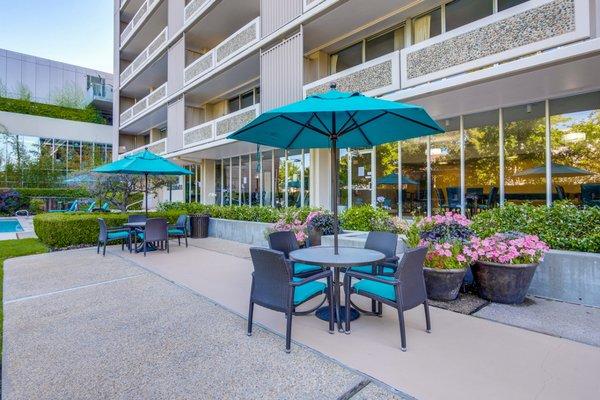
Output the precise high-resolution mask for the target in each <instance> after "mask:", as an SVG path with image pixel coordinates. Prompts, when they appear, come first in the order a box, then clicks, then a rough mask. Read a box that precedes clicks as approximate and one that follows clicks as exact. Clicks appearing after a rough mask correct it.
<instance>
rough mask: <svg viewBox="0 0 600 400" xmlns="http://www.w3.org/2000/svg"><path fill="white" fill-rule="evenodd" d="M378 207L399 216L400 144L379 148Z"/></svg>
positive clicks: (377, 159)
mask: <svg viewBox="0 0 600 400" xmlns="http://www.w3.org/2000/svg"><path fill="white" fill-rule="evenodd" d="M376 161H377V166H376V171H375V172H376V173H377V183H376V184H377V189H376V190H377V205H378V206H379V207H383V208H384V209H386V210H387V211H389V212H390V213H391V214H394V215H397V214H398V142H394V143H386V144H382V145H380V146H377V157H376Z"/></svg>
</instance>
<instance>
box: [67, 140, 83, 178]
mask: <svg viewBox="0 0 600 400" xmlns="http://www.w3.org/2000/svg"><path fill="white" fill-rule="evenodd" d="M80 151H81V143H80V142H75V141H72V140H69V143H68V160H69V162H68V165H67V169H68V170H69V171H79V170H80V168H81V153H80Z"/></svg>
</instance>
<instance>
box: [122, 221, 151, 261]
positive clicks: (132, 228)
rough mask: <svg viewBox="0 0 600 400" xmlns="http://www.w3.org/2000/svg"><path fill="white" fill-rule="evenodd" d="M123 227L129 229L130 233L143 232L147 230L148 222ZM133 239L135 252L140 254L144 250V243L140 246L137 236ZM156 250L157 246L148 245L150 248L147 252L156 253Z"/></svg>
mask: <svg viewBox="0 0 600 400" xmlns="http://www.w3.org/2000/svg"><path fill="white" fill-rule="evenodd" d="M123 227H124V228H127V229H129V230H130V231H143V230H145V229H146V221H139V222H126V223H124V224H123ZM133 238H134V242H133V243H134V248H133V250H134V251H135V252H136V253H139V252H141V251H142V250H143V242H142V243H140V244H139V245H138V242H137V235H134V236H133ZM154 250H156V246H154V245H153V244H152V243H148V248H147V249H146V251H154Z"/></svg>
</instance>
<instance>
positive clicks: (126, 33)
mask: <svg viewBox="0 0 600 400" xmlns="http://www.w3.org/2000/svg"><path fill="white" fill-rule="evenodd" d="M159 2H160V0H146V1H144V2H143V3H142V5H141V6H140V8H139V9H138V10H137V12H136V13H135V14H134V16H133V18H132V19H131V21H130V22H129V24H127V26H126V27H125V28H124V29H123V32H121V35H120V37H119V38H120V39H121V42H120V44H121V46H123V44H124V43H125V42H127V40H129V38H131V36H132V35H133V33H134V32H135V31H136V30H137V29H138V28H139V27H140V26H142V22H143V20H144V19H145V18H146V15H148V14H149V13H150V12H151V11H152V10H153V9H154V7H155V6H156V4H158V3H159Z"/></svg>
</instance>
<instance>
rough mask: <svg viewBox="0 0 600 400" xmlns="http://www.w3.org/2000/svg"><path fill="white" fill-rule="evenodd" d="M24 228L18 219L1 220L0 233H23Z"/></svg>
mask: <svg viewBox="0 0 600 400" xmlns="http://www.w3.org/2000/svg"><path fill="white" fill-rule="evenodd" d="M22 231H23V228H22V227H21V224H20V223H19V221H17V220H16V219H0V232H22Z"/></svg>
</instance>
